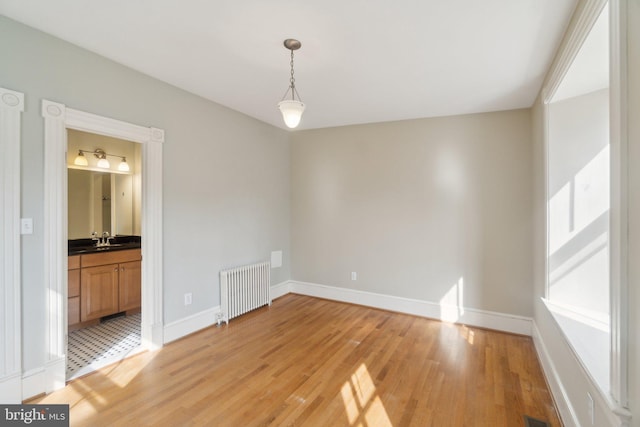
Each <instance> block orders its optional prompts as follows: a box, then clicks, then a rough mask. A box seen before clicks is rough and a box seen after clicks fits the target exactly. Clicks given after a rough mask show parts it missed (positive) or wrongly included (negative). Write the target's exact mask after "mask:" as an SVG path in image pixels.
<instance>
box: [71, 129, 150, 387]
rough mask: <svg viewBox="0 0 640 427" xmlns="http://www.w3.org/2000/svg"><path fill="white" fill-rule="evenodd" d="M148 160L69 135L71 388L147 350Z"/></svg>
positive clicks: (131, 147)
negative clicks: (144, 179) (144, 223)
mask: <svg viewBox="0 0 640 427" xmlns="http://www.w3.org/2000/svg"><path fill="white" fill-rule="evenodd" d="M141 154H142V150H141V144H136V143H135V142H131V141H125V140H123V139H118V138H111V137H107V136H103V135H97V134H94V133H88V132H82V131H78V130H74V129H67V183H68V186H67V188H68V191H67V200H68V209H67V218H68V227H67V234H68V248H69V249H68V255H69V258H68V266H67V268H68V283H67V319H68V324H69V329H68V336H67V350H66V355H67V369H66V378H67V381H68V380H71V379H75V378H78V377H80V376H83V375H85V374H87V373H89V372H93V371H95V370H97V369H100V368H102V367H104V366H106V365H109V364H111V363H115V362H117V361H120V360H122V359H124V358H126V357H129V356H131V355H133V354H136V353H138V352H140V351H142V350H143V348H142V337H141V328H140V326H141V308H142V307H141V302H142V301H141V283H142V280H141V267H142V260H141V251H142V248H141V240H142V239H141V237H142V236H141V234H142V231H141V218H140V207H141V205H142V202H141V201H142V186H141V176H142V161H141Z"/></svg>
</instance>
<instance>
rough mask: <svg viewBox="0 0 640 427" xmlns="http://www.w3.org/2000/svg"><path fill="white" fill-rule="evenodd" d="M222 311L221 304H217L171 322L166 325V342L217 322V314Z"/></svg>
mask: <svg viewBox="0 0 640 427" xmlns="http://www.w3.org/2000/svg"><path fill="white" fill-rule="evenodd" d="M218 313H220V306H216V307H213V308H210V309H207V310H204V311H201V312H200V313H196V314H192V315H191V316H188V317H185V318H183V319H180V320H176V321H175V322H171V323H169V324H167V325H165V327H164V343H165V344H167V343H170V342H171V341H175V340H177V339H179V338H182V337H184V336H187V335H189V334H192V333H194V332H197V331H199V330H200V329H204V328H207V327H209V326H211V325H213V324H214V323H216V322H217V315H218Z"/></svg>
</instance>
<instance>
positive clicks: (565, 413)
mask: <svg viewBox="0 0 640 427" xmlns="http://www.w3.org/2000/svg"><path fill="white" fill-rule="evenodd" d="M532 338H533V344H534V347H535V349H536V353H537V354H538V359H539V360H540V364H541V365H542V370H543V371H544V376H545V377H546V379H547V384H549V388H550V389H551V394H552V395H553V400H554V401H555V403H556V408H557V409H558V412H559V413H560V414H559V415H560V418H561V419H562V423H563V424H564V425H565V426H566V427H578V426H579V425H580V423H579V422H578V417H577V416H576V413H575V411H574V409H573V406H572V405H571V402H570V401H569V397H568V396H567V391H566V390H565V388H564V386H563V385H562V381H561V380H560V375H559V374H558V371H557V370H556V367H555V365H554V363H553V360H551V357H550V356H549V351H548V350H547V346H546V345H545V343H544V340H543V339H542V335H541V334H540V330H539V329H538V325H536V323H535V322H533V334H532Z"/></svg>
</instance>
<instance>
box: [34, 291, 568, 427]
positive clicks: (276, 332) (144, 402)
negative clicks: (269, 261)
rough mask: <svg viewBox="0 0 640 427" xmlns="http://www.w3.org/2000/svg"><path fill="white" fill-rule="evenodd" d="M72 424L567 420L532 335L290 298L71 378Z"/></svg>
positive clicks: (53, 398)
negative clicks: (555, 399)
mask: <svg viewBox="0 0 640 427" xmlns="http://www.w3.org/2000/svg"><path fill="white" fill-rule="evenodd" d="M28 403H49V404H53V403H68V404H70V406H71V415H70V418H71V425H72V426H81V425H88V426H100V425H104V426H143V425H148V426H264V425H273V426H289V425H296V426H367V427H374V426H375V427H378V426H394V427H395V426H421V427H425V426H434V427H445V426H470V427H479V426H491V427H499V426H505V427H507V426H508V427H516V426H524V418H523V416H524V415H525V414H526V415H529V416H531V417H534V418H537V419H541V420H544V421H547V422H549V424H550V425H551V426H560V425H561V424H560V422H559V420H558V418H557V416H556V412H555V409H554V406H553V403H552V400H551V397H550V393H549V391H548V389H547V386H546V384H545V381H544V378H543V376H542V373H541V369H540V365H539V363H538V360H537V357H536V353H535V350H534V347H533V343H532V341H531V339H530V338H529V337H524V336H518V335H511V334H505V333H500V332H495V331H488V330H483V329H478V328H474V327H466V326H460V325H452V324H447V323H441V322H439V321H434V320H429V319H425V318H421V317H415V316H409V315H404V314H398V313H391V312H387V311H382V310H376V309H371V308H366V307H361V306H356V305H351V304H343V303H338V302H333V301H327V300H322V299H316V298H311V297H306V296H300V295H292V294H289V295H286V296H284V297H282V298H279V299H277V300H275V301H274V303H273V305H272V306H271V307H265V308H262V309H259V310H256V311H254V312H251V313H249V314H247V315H244V316H242V317H240V318H237V319H233V320H231V322H230V324H229V325H228V326H223V327H221V328H217V327H215V326H214V327H211V328H208V329H205V330H203V331H200V332H198V333H195V334H193V335H190V336H188V337H185V338H183V339H181V340H179V341H175V342H173V343H170V344H168V345H166V346H165V347H164V348H162V349H161V350H159V351H156V352H147V353H142V354H140V355H137V356H134V357H131V358H129V359H126V360H124V361H122V362H120V363H117V364H115V365H111V366H109V367H107V368H104V369H102V370H100V371H98V372H95V373H93V374H90V375H87V376H85V377H82V378H79V379H76V380H74V381H72V382H70V383H69V384H68V385H67V387H65V388H64V389H62V390H59V391H56V392H54V393H52V394H50V395H47V396H44V397H41V398H38V399H34V400H32V401H30V402H28Z"/></svg>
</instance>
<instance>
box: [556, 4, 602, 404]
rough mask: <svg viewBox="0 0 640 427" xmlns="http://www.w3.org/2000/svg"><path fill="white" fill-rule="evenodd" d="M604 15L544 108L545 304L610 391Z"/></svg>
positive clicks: (596, 380) (592, 370)
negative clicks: (545, 148)
mask: <svg viewBox="0 0 640 427" xmlns="http://www.w3.org/2000/svg"><path fill="white" fill-rule="evenodd" d="M609 57H610V55H609V9H608V6H605V7H604V9H602V12H601V13H600V15H599V17H598V18H597V20H596V21H595V24H594V25H593V27H592V28H591V30H590V31H589V33H588V35H587V37H586V39H585V40H584V42H583V43H582V46H581V47H580V49H579V51H578V52H577V55H576V56H575V58H574V59H573V61H572V63H571V65H570V66H569V68H568V69H567V71H566V73H565V74H564V77H563V78H562V80H561V82H560V84H559V85H558V86H557V89H556V90H555V92H554V93H553V94H552V96H551V99H550V100H548V103H547V215H548V216H547V218H548V227H547V230H548V235H547V272H548V276H547V299H548V303H547V305H548V307H549V308H550V310H551V311H552V313H553V315H554V317H555V319H556V320H557V322H558V324H559V325H560V327H561V329H562V331H563V332H564V334H565V336H566V338H567V340H568V341H569V343H570V344H571V346H572V348H573V349H574V351H575V353H576V354H577V355H578V357H579V358H580V360H581V361H582V363H583V365H584V367H585V368H586V369H587V371H588V372H589V374H590V375H591V377H592V379H593V380H594V382H595V383H596V384H598V386H600V388H601V389H602V390H603V392H606V393H608V392H609V390H610V386H611V385H610V361H609V359H610V357H609V356H610V353H611V312H610V306H611V304H610V293H611V285H610V277H611V274H610V273H611V271H610V244H611V239H610V236H611V229H610V224H611V218H610V211H611V209H610V208H611V202H610V200H611V191H610V189H611V179H610V177H611V170H610V164H611V160H610V154H611V153H610V137H609V135H610V125H609V116H610V112H609V105H610V94H609V80H610V79H609Z"/></svg>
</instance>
